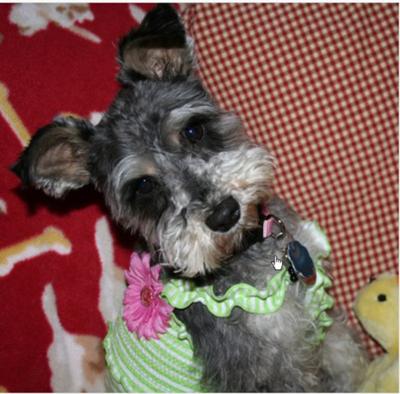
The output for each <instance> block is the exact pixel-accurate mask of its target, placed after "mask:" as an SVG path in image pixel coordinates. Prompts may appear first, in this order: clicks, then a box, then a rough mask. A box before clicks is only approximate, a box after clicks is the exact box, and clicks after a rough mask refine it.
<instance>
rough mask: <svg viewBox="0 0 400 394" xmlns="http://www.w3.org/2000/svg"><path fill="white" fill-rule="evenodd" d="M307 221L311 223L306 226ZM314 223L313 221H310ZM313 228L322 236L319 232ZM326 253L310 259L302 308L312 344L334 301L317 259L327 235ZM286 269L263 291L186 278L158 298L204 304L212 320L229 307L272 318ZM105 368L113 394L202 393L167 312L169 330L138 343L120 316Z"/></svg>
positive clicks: (188, 346) (184, 337)
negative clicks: (312, 270) (312, 327)
mask: <svg viewBox="0 0 400 394" xmlns="http://www.w3.org/2000/svg"><path fill="white" fill-rule="evenodd" d="M309 223H310V222H309ZM311 223H312V224H313V225H314V222H311ZM315 226H316V229H318V230H319V231H320V232H319V236H320V237H321V234H322V233H321V230H320V229H319V227H318V226H317V225H316V224H315ZM322 239H323V240H324V242H326V248H324V249H325V251H326V253H321V254H320V255H318V256H316V257H314V259H315V260H316V262H315V263H316V271H317V280H316V283H315V284H314V285H313V286H311V287H309V288H308V289H307V293H306V304H307V307H308V309H309V311H310V313H311V315H312V316H313V318H314V319H315V322H316V335H315V340H316V341H320V340H322V339H323V338H324V335H325V330H326V328H327V327H329V326H330V325H331V324H332V320H331V318H330V317H329V316H328V315H327V313H326V310H327V309H330V308H331V307H332V306H333V304H334V302H333V299H332V297H331V296H329V295H328V293H327V292H326V290H325V289H326V288H328V287H330V286H331V281H330V279H329V278H328V276H327V275H326V273H325V272H324V270H323V268H322V264H321V260H322V259H323V258H325V257H327V254H329V251H330V247H329V244H328V243H327V240H326V237H322ZM290 284H291V282H290V277H289V273H288V272H287V270H286V269H282V271H279V272H277V273H276V274H275V275H274V277H273V278H272V279H270V280H269V281H268V283H267V285H266V287H265V289H262V290H258V289H256V288H255V287H253V286H250V285H248V284H245V283H240V284H236V285H234V286H232V287H231V288H229V289H228V291H227V292H226V293H225V294H224V295H222V296H217V295H215V294H214V291H213V289H212V287H211V286H204V287H196V286H195V285H194V283H193V282H192V281H190V280H185V279H174V280H170V281H169V282H168V283H167V284H166V285H165V287H164V290H163V294H162V295H163V297H164V298H165V300H166V301H167V302H168V303H169V304H170V305H171V306H173V307H174V308H177V309H185V308H187V307H188V306H190V305H191V304H193V303H195V302H200V303H202V304H203V305H205V306H206V307H207V308H208V310H209V311H210V313H212V314H213V315H215V316H217V317H227V316H229V315H230V314H231V312H232V310H233V308H236V307H237V308H241V309H243V310H245V311H246V312H248V313H256V314H265V315H268V314H271V313H274V312H276V311H277V310H279V308H280V307H281V306H282V304H283V302H284V300H285V294H286V290H287V288H288V286H290ZM104 348H105V351H106V363H107V366H108V379H107V385H108V387H107V388H108V390H109V391H115V392H202V391H207V390H206V389H205V388H204V387H202V385H201V383H200V380H201V376H202V366H201V362H200V360H197V359H196V358H195V357H194V354H193V346H192V343H191V338H190V335H189V334H188V332H187V331H186V328H185V325H184V324H183V323H182V322H180V321H179V320H178V319H177V317H176V316H175V315H174V314H172V318H171V320H170V326H169V328H168V330H167V332H166V333H164V334H162V335H160V338H159V339H158V340H155V339H150V340H146V339H139V338H138V337H137V335H136V334H135V333H131V332H129V331H128V329H127V327H126V325H125V322H124V321H123V319H122V317H119V318H117V320H116V321H115V322H113V323H111V324H110V325H109V331H108V333H107V336H106V338H105V340H104Z"/></svg>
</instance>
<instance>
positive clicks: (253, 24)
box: [184, 4, 398, 352]
mask: <svg viewBox="0 0 400 394" xmlns="http://www.w3.org/2000/svg"><path fill="white" fill-rule="evenodd" d="M184 16H185V21H186V25H187V28H188V30H189V32H190V34H191V36H192V37H193V38H194V40H195V43H196V50H197V56H198V61H199V64H200V75H201V77H202V79H203V80H204V83H205V85H206V86H207V88H208V89H209V90H210V91H211V92H212V93H213V95H214V96H215V97H216V99H217V100H218V102H219V103H220V104H221V105H222V107H224V108H226V109H227V110H233V111H236V112H238V113H239V114H240V116H241V118H242V119H243V122H244V124H245V127H246V130H247V132H248V134H249V135H250V136H251V138H252V139H253V140H255V141H257V142H259V143H261V144H265V145H267V146H268V148H269V149H271V151H272V152H273V153H274V154H275V156H276V157H277V159H278V170H277V173H276V182H275V185H276V190H277V192H278V193H279V194H280V195H281V196H283V197H284V198H285V199H286V200H288V201H289V202H290V203H291V204H292V205H293V206H294V208H295V209H296V210H297V211H298V212H299V213H300V215H302V216H303V217H306V218H313V219H316V220H318V222H319V223H320V224H321V225H322V226H323V227H324V228H325V230H326V231H327V234H328V237H329V239H330V241H331V244H332V248H333V250H332V262H333V276H334V280H335V281H334V288H333V293H334V295H335V297H336V299H337V301H338V302H339V303H340V304H342V305H344V307H345V309H347V311H348V312H349V313H350V317H351V320H352V321H353V322H354V321H355V319H354V315H353V313H352V310H351V307H352V303H353V301H354V297H355V293H356V291H357V290H358V289H359V288H360V287H361V286H363V285H365V284H366V282H368V279H369V278H370V276H372V275H376V274H378V273H381V272H383V271H394V270H397V264H398V243H397V240H398V227H397V221H398V205H397V198H398V197H397V192H398V169H397V162H398V123H397V121H398V102H397V97H398V74H397V72H398V71H397V63H398V57H397V56H398V55H397V54H398V52H397V51H398V7H397V5H395V4H196V5H191V6H189V7H187V8H186V9H185V11H184ZM367 343H368V346H369V350H370V351H371V352H377V351H379V348H378V347H377V346H376V344H374V342H372V340H368V342H367Z"/></svg>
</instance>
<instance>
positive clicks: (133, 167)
mask: <svg viewBox="0 0 400 394" xmlns="http://www.w3.org/2000/svg"><path fill="white" fill-rule="evenodd" d="M156 173H157V168H156V166H155V164H154V162H153V160H152V159H151V157H150V155H128V156H126V157H124V158H123V159H121V160H120V161H119V162H118V164H117V165H116V166H115V168H114V169H113V171H112V176H111V182H112V185H113V187H114V188H115V189H116V190H118V191H119V190H121V188H122V186H123V185H124V184H125V183H126V182H127V181H128V180H131V179H135V178H139V177H141V176H145V175H155V174H156Z"/></svg>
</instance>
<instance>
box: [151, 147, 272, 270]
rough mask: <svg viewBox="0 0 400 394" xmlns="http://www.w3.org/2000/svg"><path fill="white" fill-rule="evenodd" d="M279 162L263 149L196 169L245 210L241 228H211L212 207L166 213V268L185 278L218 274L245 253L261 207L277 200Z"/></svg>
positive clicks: (162, 238)
mask: <svg viewBox="0 0 400 394" xmlns="http://www.w3.org/2000/svg"><path fill="white" fill-rule="evenodd" d="M273 163H274V161H273V158H272V156H271V155H269V154H268V152H266V151H265V150H264V149H263V148H260V147H252V148H250V149H249V148H242V149H239V150H236V151H230V152H222V153H220V154H218V155H216V156H214V157H213V158H211V159H210V161H209V162H207V163H206V164H204V162H203V163H202V165H201V166H200V165H199V166H195V168H196V171H197V172H198V174H197V175H198V176H207V179H209V180H210V181H211V183H212V184H213V185H215V188H216V190H217V191H218V192H216V194H217V195H219V196H228V195H230V196H232V197H233V198H235V200H236V201H237V202H238V203H239V205H240V211H241V215H240V219H239V221H238V223H237V224H236V225H235V226H234V227H233V228H232V229H230V230H229V231H228V232H226V233H221V232H214V231H211V230H210V229H209V228H208V227H207V226H206V224H205V217H206V214H207V208H203V209H197V208H195V207H194V208H193V209H190V207H188V209H187V214H186V216H185V217H184V216H182V215H181V214H180V213H179V212H178V211H176V212H175V213H172V212H166V213H165V214H164V215H163V218H162V220H161V221H160V225H159V226H158V237H157V238H158V245H159V248H160V251H161V253H162V255H163V258H164V263H165V264H166V265H168V266H170V267H172V268H173V269H174V270H175V271H176V272H177V273H179V274H180V275H181V276H185V277H193V276H196V275H204V274H205V273H207V272H211V271H214V270H215V269H216V268H218V267H219V266H220V265H221V264H223V263H224V262H225V261H226V260H228V259H229V257H231V256H232V255H233V254H235V253H237V252H238V251H240V250H241V248H242V245H243V240H244V235H245V233H246V232H248V231H249V230H251V229H254V228H256V227H257V226H258V225H259V212H258V205H259V204H260V203H262V202H264V201H266V200H268V198H269V197H270V196H271V183H272V177H273Z"/></svg>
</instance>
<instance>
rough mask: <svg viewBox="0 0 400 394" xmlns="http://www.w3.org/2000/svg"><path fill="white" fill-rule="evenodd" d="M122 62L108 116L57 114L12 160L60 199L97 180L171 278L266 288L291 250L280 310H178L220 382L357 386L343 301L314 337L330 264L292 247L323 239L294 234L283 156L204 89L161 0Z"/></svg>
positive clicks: (221, 386) (301, 387)
mask: <svg viewBox="0 0 400 394" xmlns="http://www.w3.org/2000/svg"><path fill="white" fill-rule="evenodd" d="M118 61H119V64H120V70H119V74H118V80H119V82H120V83H121V89H120V91H119V93H118V94H117V96H116V98H115V100H114V101H113V103H112V104H111V106H110V107H109V109H108V110H107V112H106V113H105V114H104V116H103V118H102V120H101V122H100V123H99V124H98V125H97V126H94V125H92V124H91V123H90V122H89V121H87V120H82V119H76V118H72V117H64V118H62V117H58V118H56V119H55V120H54V121H53V122H52V123H51V124H49V125H46V126H44V127H43V128H41V129H39V130H38V132H37V133H36V134H35V135H34V136H33V138H32V140H31V142H30V144H29V146H28V147H27V148H26V149H25V150H24V152H23V153H22V154H21V156H20V158H19V159H18V161H17V162H16V164H15V165H14V167H13V171H14V172H15V173H16V174H17V175H18V176H19V177H20V178H21V179H22V181H23V183H24V184H25V185H28V186H33V187H35V188H39V189H42V190H43V191H44V192H45V193H47V194H49V195H51V196H54V197H61V196H64V195H65V194H66V193H67V192H68V191H70V190H73V189H79V188H81V187H84V186H86V185H89V184H92V185H94V187H95V188H96V189H97V190H99V191H100V192H101V193H102V194H103V195H104V198H105V201H106V204H107V205H108V207H109V208H110V211H111V215H112V217H113V219H114V220H115V221H116V222H118V223H120V224H121V225H122V226H123V227H125V228H126V229H129V230H130V231H137V232H140V233H141V234H142V235H143V236H144V238H145V239H146V241H147V243H148V248H149V250H150V252H151V255H152V261H153V264H155V263H159V264H161V266H162V270H163V275H164V278H166V280H168V279H169V278H172V279H173V278H186V279H185V280H187V281H191V283H195V284H196V286H199V287H201V286H204V285H207V286H211V287H212V288H213V291H214V292H215V293H216V294H217V295H223V294H225V293H226V292H227V291H228V290H229V289H230V288H231V287H232V286H235V285H237V284H243V283H244V284H246V286H251V288H252V289H258V290H260V289H263V288H265V286H266V285H268V283H269V282H271V281H272V279H273V278H274V277H275V275H276V274H277V272H278V271H277V265H274V264H272V262H273V261H275V262H282V261H283V263H284V264H283V265H284V267H283V271H282V270H281V271H279V272H286V271H287V272H289V273H290V278H291V281H290V283H289V284H288V285H287V288H286V291H285V293H284V302H283V305H281V306H280V308H278V309H277V310H276V311H275V312H274V313H269V314H262V313H261V314H260V313H249V312H247V311H246V310H244V309H243V308H238V307H236V308H234V309H233V311H232V313H231V314H230V315H229V316H224V317H217V316H215V315H213V314H212V313H210V311H209V310H208V309H207V306H205V305H203V304H202V303H198V302H197V303H193V304H191V305H189V306H188V307H187V308H183V309H181V310H176V311H175V313H176V316H177V318H178V319H179V320H180V321H181V322H182V323H183V324H184V326H185V327H186V329H187V331H188V333H189V334H190V337H191V341H192V344H193V349H194V355H195V357H196V358H197V359H198V360H200V361H201V365H202V372H201V382H202V385H203V387H204V388H206V389H207V390H210V391H220V392H225V391H233V392H251V391H256V392H257V391H258V392H265V391H289V392H290V391H296V392H297V391H307V392H312V391H322V392H325V391H340V392H349V391H354V390H356V388H357V387H358V385H359V384H360V382H361V380H362V378H363V373H364V370H365V356H364V351H363V349H362V348H361V346H360V345H359V343H358V342H357V340H356V339H355V338H354V335H353V334H352V332H351V331H350V330H349V329H348V328H347V327H346V324H345V322H344V319H343V317H342V316H341V315H340V314H338V313H336V312H330V316H331V317H330V319H332V321H331V323H329V324H327V325H326V327H325V328H324V339H323V341H322V342H320V341H312V340H311V341H310V340H308V339H309V338H311V337H312V335H313V333H314V332H315V331H316V329H317V323H316V318H315V315H313V314H311V313H310V311H309V308H308V306H307V301H306V300H307V291H308V290H307V289H308V288H310V286H312V284H311V285H310V283H308V282H307V280H309V279H310V280H311V282H312V283H314V282H315V275H316V274H318V272H319V271H318V270H317V269H316V268H315V267H311V274H310V275H309V273H307V272H305V271H304V270H303V271H302V269H301V267H300V268H299V266H297V267H296V264H300V265H301V264H302V263H300V260H301V259H300V260H299V259H298V258H294V257H293V256H288V253H289V252H290V250H289V249H290V246H291V247H296V248H297V249H296V251H297V252H298V253H300V255H301V256H300V257H301V258H303V257H304V259H303V260H304V261H306V262H309V261H310V256H311V258H313V259H314V260H315V259H316V256H317V254H318V253H317V252H318V247H316V246H315V245H313V241H312V239H308V240H307V239H305V240H303V242H302V243H295V241H294V240H295V239H299V237H300V238H301V233H302V229H303V227H304V222H303V221H302V220H301V219H300V218H299V216H298V215H297V214H296V213H295V212H294V211H293V210H292V209H291V208H290V207H288V206H287V205H286V204H285V202H284V201H283V200H282V199H281V198H280V197H278V196H277V195H276V194H275V193H274V191H273V187H272V182H273V173H274V163H275V161H274V158H273V157H272V155H271V154H270V153H269V152H268V151H267V150H266V149H265V148H264V147H260V146H257V145H255V144H254V143H253V142H251V141H250V139H249V138H248V137H247V136H246V134H245V132H244V130H243V126H242V124H241V122H240V119H239V118H238V117H237V116H236V115H235V114H232V113H227V112H225V111H223V110H221V109H220V108H219V107H218V106H217V104H216V103H215V102H214V100H213V99H212V97H210V95H209V93H208V92H207V91H206V90H205V89H204V87H203V86H202V83H201V81H200V80H199V78H198V77H197V75H196V60H195V56H194V46H193V42H192V40H191V39H190V37H188V36H187V35H186V33H185V29H184V27H183V24H182V22H181V20H180V18H179V16H178V14H177V13H176V11H175V10H174V9H173V8H172V7H170V6H169V5H166V4H163V5H158V6H157V7H156V8H154V9H153V10H151V11H150V12H149V13H148V14H147V15H146V17H145V18H144V20H143V22H142V23H141V25H140V26H139V27H138V28H137V29H134V30H132V31H131V32H130V33H129V34H127V35H126V36H125V37H124V38H123V39H121V40H120V42H119V48H118ZM265 224H267V225H270V226H271V231H270V236H268V235H267V236H266V235H265V234H263V226H264V225H265ZM302 226H303V227H302ZM303 238H304V237H303ZM306 238H307V237H306ZM309 238H310V237H309ZM296 242H297V241H296ZM299 248H300V249H299ZM297 252H296V253H297ZM289 254H290V253H289ZM296 259H297V260H296ZM303 260H301V261H303ZM278 265H279V264H278ZM309 268H310V267H309ZM321 269H322V268H321ZM321 272H322V271H321ZM258 290H257V291H258ZM328 326H329V327H328ZM325 331H326V332H325Z"/></svg>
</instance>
